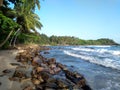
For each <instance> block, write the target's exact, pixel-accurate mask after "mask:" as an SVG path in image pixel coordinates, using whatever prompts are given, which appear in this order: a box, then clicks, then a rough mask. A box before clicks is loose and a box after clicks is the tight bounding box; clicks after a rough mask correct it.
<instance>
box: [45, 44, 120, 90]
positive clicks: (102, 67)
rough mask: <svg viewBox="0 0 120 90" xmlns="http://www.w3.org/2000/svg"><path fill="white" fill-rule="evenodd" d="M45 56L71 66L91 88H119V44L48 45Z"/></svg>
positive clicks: (109, 89)
mask: <svg viewBox="0 0 120 90" xmlns="http://www.w3.org/2000/svg"><path fill="white" fill-rule="evenodd" d="M49 48H51V49H50V50H48V52H49V54H44V56H45V57H47V58H56V60H57V62H60V63H62V64H64V65H66V66H67V67H68V68H72V69H73V70H74V71H76V72H79V73H80V74H82V75H83V76H84V77H85V78H86V82H87V84H88V85H89V86H90V87H91V88H92V89H93V90H120V46H115V45H113V46H108V45H104V46H103V45H100V46H98V45H88V46H49Z"/></svg>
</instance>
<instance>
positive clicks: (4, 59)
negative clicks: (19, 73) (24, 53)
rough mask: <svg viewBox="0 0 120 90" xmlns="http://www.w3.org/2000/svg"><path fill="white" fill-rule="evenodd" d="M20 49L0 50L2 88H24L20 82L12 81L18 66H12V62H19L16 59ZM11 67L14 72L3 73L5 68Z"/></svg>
mask: <svg viewBox="0 0 120 90" xmlns="http://www.w3.org/2000/svg"><path fill="white" fill-rule="evenodd" d="M17 52H18V50H1V51H0V90H22V89H21V87H20V84H19V82H15V81H10V80H9V77H11V76H12V75H13V73H14V71H15V68H16V66H12V65H11V64H10V63H18V62H17V61H16V60H15V56H16V55H17ZM5 69H9V70H11V71H12V72H10V73H8V74H6V75H4V76H1V75H3V72H2V71H3V70H5Z"/></svg>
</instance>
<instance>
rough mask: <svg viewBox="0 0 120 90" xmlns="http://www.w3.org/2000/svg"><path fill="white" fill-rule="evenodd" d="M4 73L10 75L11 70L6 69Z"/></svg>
mask: <svg viewBox="0 0 120 90" xmlns="http://www.w3.org/2000/svg"><path fill="white" fill-rule="evenodd" d="M2 72H3V73H5V74H7V73H10V72H11V70H9V69H5V70H3V71H2Z"/></svg>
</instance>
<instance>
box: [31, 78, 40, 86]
mask: <svg viewBox="0 0 120 90" xmlns="http://www.w3.org/2000/svg"><path fill="white" fill-rule="evenodd" d="M32 82H33V84H35V85H38V84H40V83H41V82H40V81H39V80H38V79H33V80H32Z"/></svg>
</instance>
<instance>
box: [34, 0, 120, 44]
mask: <svg viewBox="0 0 120 90" xmlns="http://www.w3.org/2000/svg"><path fill="white" fill-rule="evenodd" d="M36 13H37V14H38V15H39V16H40V19H41V20H40V21H41V23H42V24H43V27H42V29H41V31H40V33H44V34H46V35H48V36H51V35H57V36H65V35H66V36H75V37H78V38H81V39H86V40H88V39H93V40H94V39H99V38H110V39H113V40H115V41H116V42H118V43H120V0H44V1H42V0H41V10H40V11H38V10H37V11H36Z"/></svg>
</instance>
